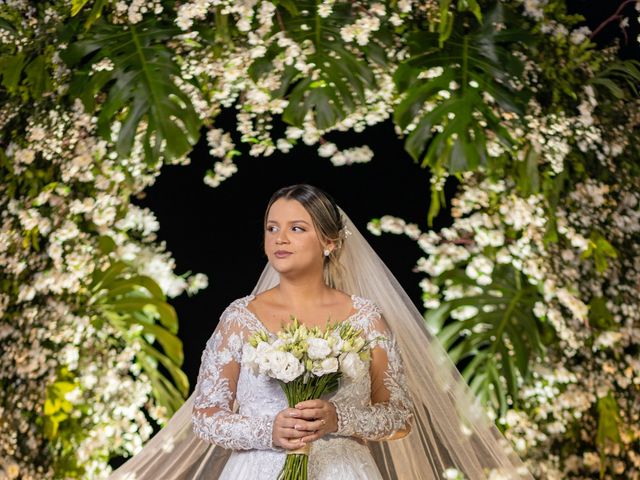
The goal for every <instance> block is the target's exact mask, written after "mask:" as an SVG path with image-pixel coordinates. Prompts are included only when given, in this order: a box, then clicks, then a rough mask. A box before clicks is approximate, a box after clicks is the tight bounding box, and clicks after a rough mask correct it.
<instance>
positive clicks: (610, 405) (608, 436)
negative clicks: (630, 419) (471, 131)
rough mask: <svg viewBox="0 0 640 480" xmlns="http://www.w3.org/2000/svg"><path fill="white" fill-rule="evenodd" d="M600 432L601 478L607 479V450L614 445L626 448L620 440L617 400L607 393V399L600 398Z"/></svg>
mask: <svg viewBox="0 0 640 480" xmlns="http://www.w3.org/2000/svg"><path fill="white" fill-rule="evenodd" d="M597 408H598V414H597V418H598V432H597V434H596V445H597V447H598V451H599V453H600V478H601V479H602V478H604V477H605V473H606V469H607V453H606V451H605V449H606V448H607V447H611V446H612V444H618V445H620V446H621V447H622V446H624V445H623V443H622V441H621V439H620V426H621V425H620V423H621V421H620V411H619V409H618V404H617V403H616V399H615V397H614V396H613V394H612V393H611V391H609V392H607V395H606V396H605V397H600V398H598V403H597Z"/></svg>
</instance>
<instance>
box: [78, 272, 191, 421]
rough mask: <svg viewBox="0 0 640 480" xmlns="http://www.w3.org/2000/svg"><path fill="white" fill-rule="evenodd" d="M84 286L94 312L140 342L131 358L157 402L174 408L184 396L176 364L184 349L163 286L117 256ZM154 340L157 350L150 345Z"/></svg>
mask: <svg viewBox="0 0 640 480" xmlns="http://www.w3.org/2000/svg"><path fill="white" fill-rule="evenodd" d="M89 291H90V292H91V295H92V298H91V302H90V303H91V305H92V306H93V309H94V312H95V315H96V317H97V318H98V319H100V320H101V321H106V322H109V323H110V324H111V325H112V326H114V327H115V328H116V329H117V330H118V331H120V332H121V333H122V336H123V338H125V339H127V341H131V342H140V344H141V350H140V351H139V352H138V353H137V354H136V361H137V362H138V363H139V365H140V366H141V368H142V369H143V370H144V372H145V373H146V374H147V376H148V377H149V379H150V380H151V385H152V390H153V395H154V397H155V399H156V401H157V402H158V404H159V405H162V406H164V407H165V408H167V410H168V411H169V412H175V411H176V410H177V409H178V408H179V407H180V405H181V404H182V402H183V400H184V398H186V396H187V395H188V392H189V381H188V379H187V377H186V375H185V374H184V372H183V371H182V370H181V369H180V367H181V365H182V364H183V362H184V354H183V348H182V341H181V340H180V339H179V338H178V337H177V336H176V333H177V331H178V318H177V315H176V312H175V310H174V308H173V307H172V306H171V305H169V304H168V303H167V302H166V301H165V295H164V293H163V292H162V289H161V288H160V287H159V286H158V284H157V283H156V282H155V281H154V280H153V279H152V278H150V277H147V276H144V275H139V274H137V273H136V272H135V271H134V270H133V268H132V267H130V266H129V265H128V264H127V263H126V262H122V261H118V262H114V263H112V264H111V265H109V267H108V268H106V269H104V270H102V271H97V272H95V273H94V276H93V281H92V283H91V285H89ZM133 327H136V329H135V330H134V329H133ZM133 331H135V332H137V333H135V334H132V332H133ZM156 341H157V343H158V344H159V345H160V346H161V347H162V351H160V350H158V349H157V348H155V347H154V343H155V342H156ZM159 366H162V367H163V368H164V370H165V371H166V372H168V374H169V375H170V377H171V380H169V378H167V377H166V376H165V374H164V373H163V372H162V371H160V370H158V368H159ZM172 382H173V383H172Z"/></svg>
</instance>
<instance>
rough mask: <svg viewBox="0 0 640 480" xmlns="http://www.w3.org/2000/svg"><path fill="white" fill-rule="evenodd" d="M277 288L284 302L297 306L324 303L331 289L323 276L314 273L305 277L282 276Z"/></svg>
mask: <svg viewBox="0 0 640 480" xmlns="http://www.w3.org/2000/svg"><path fill="white" fill-rule="evenodd" d="M276 290H277V292H278V295H279V296H280V298H281V300H282V301H283V302H284V303H287V304H289V305H292V306H294V307H296V306H304V305H309V304H316V303H322V300H323V299H324V298H325V296H326V295H327V294H328V293H329V292H330V290H331V289H330V288H329V287H328V286H327V285H326V284H325V283H324V279H323V277H322V276H317V275H314V276H313V277H305V278H289V277H285V276H281V277H280V284H279V285H278V286H277V287H276Z"/></svg>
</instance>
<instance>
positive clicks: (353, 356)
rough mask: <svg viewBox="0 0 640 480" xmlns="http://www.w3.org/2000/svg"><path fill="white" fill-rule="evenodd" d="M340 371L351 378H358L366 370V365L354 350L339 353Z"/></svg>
mask: <svg viewBox="0 0 640 480" xmlns="http://www.w3.org/2000/svg"><path fill="white" fill-rule="evenodd" d="M340 371H341V372H342V373H344V374H345V375H346V376H348V377H349V378H351V379H356V378H360V376H361V375H363V374H364V372H365V371H366V365H365V364H364V362H363V361H362V360H360V355H358V354H357V353H356V352H347V353H343V354H342V355H340Z"/></svg>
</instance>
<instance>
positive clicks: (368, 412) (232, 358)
mask: <svg viewBox="0 0 640 480" xmlns="http://www.w3.org/2000/svg"><path fill="white" fill-rule="evenodd" d="M253 298H254V296H253V295H248V296H246V297H243V298H240V299H238V300H235V301H234V302H232V303H231V304H230V305H229V306H228V307H227V308H226V309H225V311H224V312H223V314H222V316H221V318H220V323H219V326H218V328H217V329H216V331H215V333H214V334H213V335H212V337H211V338H210V339H209V341H208V342H207V345H206V348H205V350H204V352H203V354H202V363H201V367H200V372H199V375H198V383H197V387H196V391H195V392H194V402H193V417H192V422H193V431H194V433H195V434H196V436H197V437H199V438H201V439H202V440H205V441H207V442H211V443H215V444H216V445H220V446H222V447H224V448H228V449H233V450H234V452H233V453H232V454H231V457H230V458H229V460H228V462H227V465H226V466H225V469H224V471H223V473H222V476H221V477H220V478H260V479H270V478H274V479H275V478H276V477H277V474H278V473H279V471H280V469H281V468H282V465H283V463H284V459H285V456H286V451H285V450H284V449H281V448H278V447H276V446H274V445H273V442H272V437H271V431H272V427H273V420H274V417H275V416H276V414H277V413H278V412H279V411H281V410H282V409H284V408H287V401H286V398H285V396H284V393H283V392H282V389H281V388H280V386H279V385H278V384H277V382H276V381H275V380H273V379H271V378H269V377H266V376H264V375H261V374H259V375H255V374H254V373H253V372H252V370H251V369H249V368H245V367H244V366H243V364H242V346H243V344H244V342H246V341H247V340H248V339H249V337H250V336H251V335H253V333H255V332H256V331H266V332H267V333H268V334H269V335H271V336H273V335H274V334H273V333H272V332H270V331H269V330H267V329H266V328H265V326H264V325H263V324H262V322H260V320H259V319H258V318H257V317H256V316H255V315H254V314H253V313H252V312H251V311H250V310H249V309H248V308H247V304H248V303H249V302H250V301H251V300H253ZM351 298H352V302H353V305H354V307H355V308H356V313H354V314H353V315H352V316H350V317H349V318H348V319H346V320H345V321H348V322H350V323H351V324H353V325H354V326H356V327H358V328H362V330H363V336H364V338H365V339H366V340H368V341H371V342H372V343H371V345H372V348H379V349H378V352H380V354H383V362H382V365H383V368H376V369H375V370H374V372H373V376H372V375H370V373H369V371H366V372H365V373H364V374H363V375H362V376H361V377H359V378H358V379H356V380H351V379H349V378H347V377H343V379H341V383H340V387H339V389H338V390H337V391H336V392H334V393H333V394H330V395H328V396H327V397H326V399H328V400H330V401H332V402H333V403H334V404H335V405H336V410H337V412H338V431H337V432H336V433H335V434H334V435H327V436H326V437H324V438H322V439H320V440H318V441H316V442H313V443H312V444H311V454H310V457H309V462H310V463H309V475H310V478H312V479H324V478H330V477H333V478H335V476H336V475H338V478H345V479H351V478H354V479H355V478H367V479H371V478H382V477H381V476H380V473H379V472H378V470H377V468H376V466H375V462H374V460H373V457H372V456H371V454H370V452H369V449H368V448H367V447H366V446H365V445H364V444H363V443H361V442H359V441H358V438H361V439H370V440H379V439H383V438H386V437H389V436H391V435H393V434H394V433H395V432H397V431H398V430H400V429H403V428H405V427H406V425H407V422H408V421H409V420H410V418H411V407H412V402H411V400H410V398H409V394H408V390H407V386H406V378H405V374H404V368H403V364H402V360H401V357H400V354H399V351H398V346H397V344H396V342H395V339H394V337H393V335H392V334H391V332H390V331H389V330H388V328H387V326H386V324H385V322H384V319H383V317H382V315H381V312H380V309H379V308H378V307H377V306H376V305H375V303H373V302H372V301H371V300H369V299H366V298H363V297H358V296H356V295H352V297H351ZM380 349H381V350H380ZM382 352H383V353H382ZM372 385H373V393H374V395H373V396H374V398H375V397H377V398H383V399H385V401H381V402H378V403H373V404H372ZM235 404H237V411H234V405H235ZM243 450H244V451H243ZM255 475H259V476H258V477H255Z"/></svg>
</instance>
